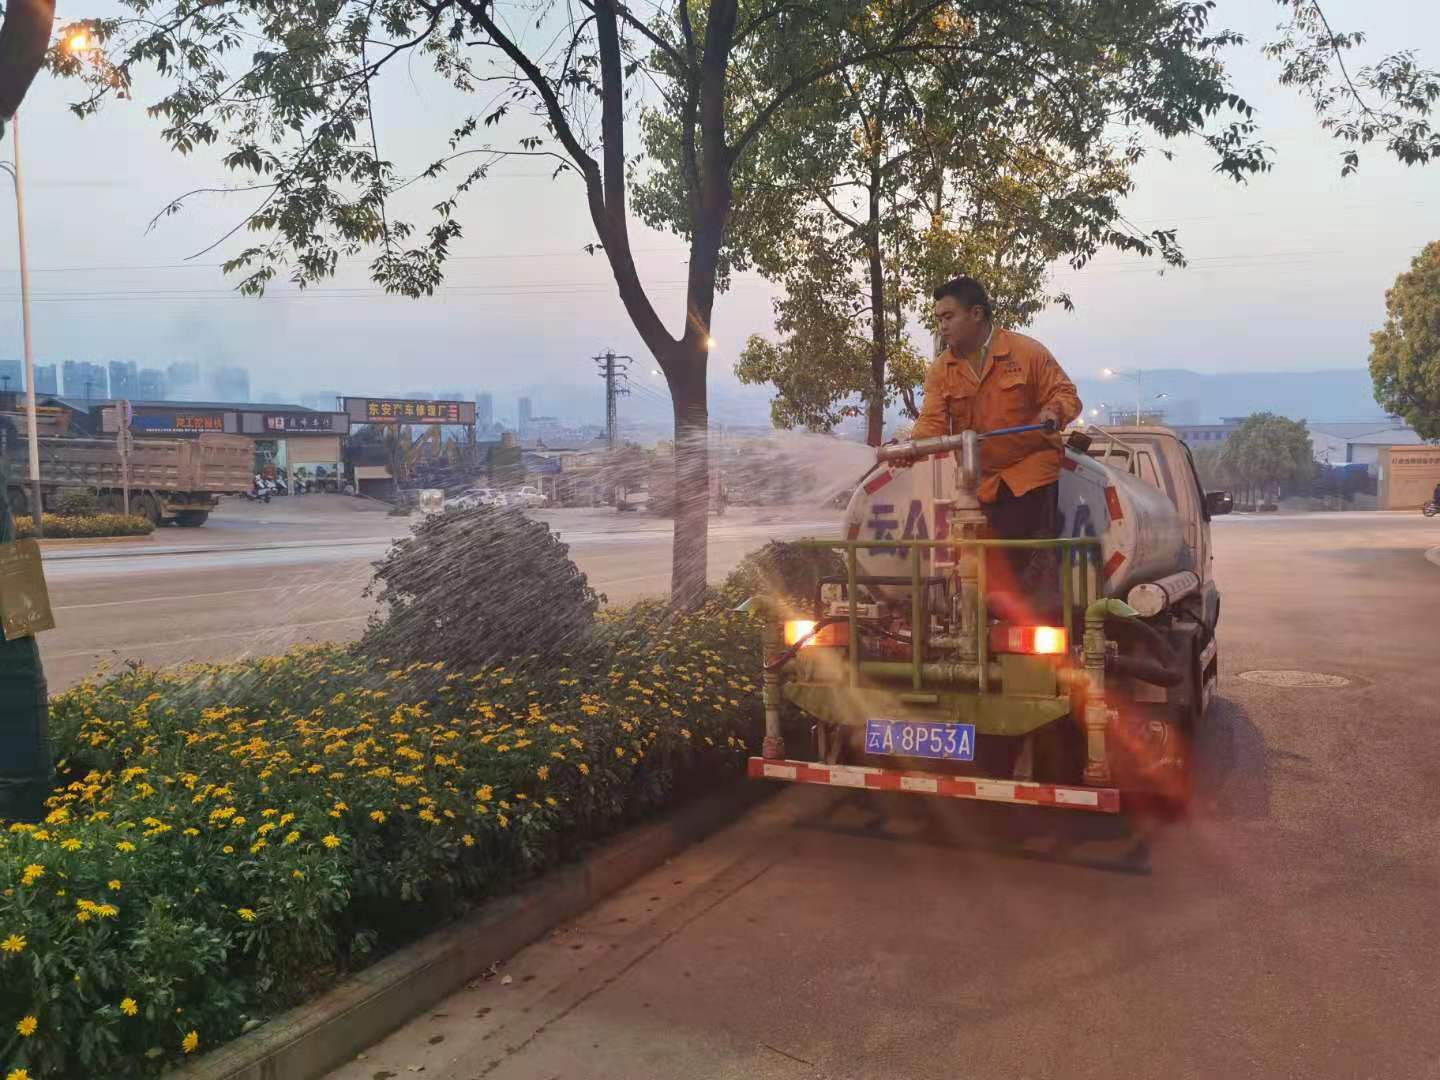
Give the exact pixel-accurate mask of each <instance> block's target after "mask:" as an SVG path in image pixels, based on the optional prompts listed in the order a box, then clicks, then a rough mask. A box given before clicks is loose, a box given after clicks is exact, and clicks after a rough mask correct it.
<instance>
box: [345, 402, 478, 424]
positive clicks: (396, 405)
mask: <svg viewBox="0 0 1440 1080" xmlns="http://www.w3.org/2000/svg"><path fill="white" fill-rule="evenodd" d="M345 412H346V413H347V414H348V415H349V417H350V422H351V423H352V424H455V425H461V424H473V423H475V403H474V402H473V401H413V400H410V399H408V398H352V397H347V398H346V399H345Z"/></svg>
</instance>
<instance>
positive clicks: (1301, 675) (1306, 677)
mask: <svg viewBox="0 0 1440 1080" xmlns="http://www.w3.org/2000/svg"><path fill="white" fill-rule="evenodd" d="M1240 678H1242V679H1244V680H1245V681H1246V682H1253V683H1260V684H1261V685H1263V686H1283V687H1285V688H1286V689H1289V690H1294V689H1306V688H1312V687H1336V686H1349V685H1350V680H1349V679H1347V678H1345V676H1343V675H1326V674H1325V673H1324V672H1323V671H1242V672H1241V673H1240Z"/></svg>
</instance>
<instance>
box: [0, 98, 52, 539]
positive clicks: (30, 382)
mask: <svg viewBox="0 0 1440 1080" xmlns="http://www.w3.org/2000/svg"><path fill="white" fill-rule="evenodd" d="M10 134H11V138H12V139H13V140H14V147H15V160H14V161H13V162H10V161H0V169H3V170H4V171H5V172H6V173H8V174H9V176H10V181H11V183H13V184H14V185H15V231H16V234H17V237H18V239H19V244H20V323H21V326H22V327H23V328H24V338H25V426H26V429H27V432H26V434H27V439H28V442H29V449H30V517H31V520H32V521H33V522H34V525H35V535H36V536H37V537H43V536H44V535H45V524H44V520H45V519H44V514H43V508H42V504H41V502H40V426H39V423H38V422H37V420H36V413H35V349H34V344H33V339H32V336H31V333H30V262H29V259H28V256H27V254H26V250H25V174H24V173H23V172H22V171H21V168H20V114H19V113H18V112H17V113H16V114H15V115H14V116H12V117H11V118H10Z"/></svg>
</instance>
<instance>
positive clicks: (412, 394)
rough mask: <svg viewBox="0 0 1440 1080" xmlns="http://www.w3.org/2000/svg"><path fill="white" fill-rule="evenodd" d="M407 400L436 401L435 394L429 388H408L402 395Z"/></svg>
mask: <svg viewBox="0 0 1440 1080" xmlns="http://www.w3.org/2000/svg"><path fill="white" fill-rule="evenodd" d="M400 396H401V397H402V398H404V399H405V400H406V401H434V400H435V395H434V393H433V392H431V391H429V390H407V391H406V392H405V393H403V394H401V395H400Z"/></svg>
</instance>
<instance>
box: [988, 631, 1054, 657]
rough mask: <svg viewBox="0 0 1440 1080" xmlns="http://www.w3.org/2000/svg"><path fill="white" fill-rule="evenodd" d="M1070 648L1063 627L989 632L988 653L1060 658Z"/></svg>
mask: <svg viewBox="0 0 1440 1080" xmlns="http://www.w3.org/2000/svg"><path fill="white" fill-rule="evenodd" d="M1069 647H1070V635H1069V634H1068V633H1066V631H1065V628H1064V627H1063V626H1006V625H1004V624H1003V623H1002V624H1001V625H999V626H996V627H992V628H991V630H990V651H991V652H997V653H1028V654H1030V655H1032V656H1061V655H1063V654H1064V653H1065V652H1066V650H1067V649H1068V648H1069Z"/></svg>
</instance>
